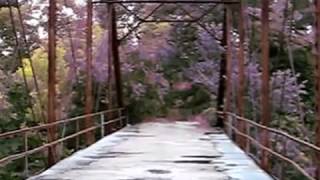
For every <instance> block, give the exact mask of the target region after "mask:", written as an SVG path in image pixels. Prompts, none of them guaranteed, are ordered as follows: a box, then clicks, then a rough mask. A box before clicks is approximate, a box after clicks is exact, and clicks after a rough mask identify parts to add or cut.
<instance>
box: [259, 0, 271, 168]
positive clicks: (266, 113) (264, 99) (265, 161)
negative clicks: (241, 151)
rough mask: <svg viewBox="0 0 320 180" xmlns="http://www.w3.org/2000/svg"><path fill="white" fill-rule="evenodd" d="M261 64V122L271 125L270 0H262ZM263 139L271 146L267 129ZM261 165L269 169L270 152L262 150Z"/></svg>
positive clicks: (263, 133)
mask: <svg viewBox="0 0 320 180" xmlns="http://www.w3.org/2000/svg"><path fill="white" fill-rule="evenodd" d="M261 25H262V26H261V44H260V45H261V60H262V62H261V65H262V77H261V80H262V86H261V124H262V125H264V126H269V125H270V121H271V112H270V110H271V109H270V95H269V93H270V92H269V91H270V90H269V89H270V85H269V80H270V72H269V0H262V9H261ZM261 141H262V144H263V145H264V146H265V147H267V148H268V147H269V146H270V145H269V143H270V141H269V134H268V132H267V131H266V130H262V131H261ZM261 167H262V168H263V169H264V170H265V171H268V170H269V153H268V152H267V151H265V150H262V155H261Z"/></svg>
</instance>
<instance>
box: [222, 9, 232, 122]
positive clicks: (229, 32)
mask: <svg viewBox="0 0 320 180" xmlns="http://www.w3.org/2000/svg"><path fill="white" fill-rule="evenodd" d="M225 14H226V15H225V16H226V17H225V21H226V22H225V23H226V28H225V31H226V32H225V33H226V35H225V36H226V47H225V57H226V59H225V61H226V68H227V71H226V80H225V84H226V85H225V87H226V89H225V91H226V92H225V93H226V98H225V107H224V112H225V119H224V121H225V123H226V122H228V115H227V112H231V103H232V100H231V97H232V43H231V35H232V15H231V10H230V7H228V6H226V7H225Z"/></svg>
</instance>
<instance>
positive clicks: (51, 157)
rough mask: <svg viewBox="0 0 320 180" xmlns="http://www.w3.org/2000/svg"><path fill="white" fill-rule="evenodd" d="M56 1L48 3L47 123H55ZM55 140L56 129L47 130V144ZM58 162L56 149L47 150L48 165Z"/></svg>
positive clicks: (52, 147) (53, 127)
mask: <svg viewBox="0 0 320 180" xmlns="http://www.w3.org/2000/svg"><path fill="white" fill-rule="evenodd" d="M56 9H57V4H56V0H50V1H49V14H48V16H49V25H48V33H49V34H48V35H49V38H48V39H49V40H48V41H49V42H48V61H49V62H48V123H53V122H55V121H56V112H55V110H56V99H55V98H56V88H55V85H56V22H57V16H56ZM56 139H57V127H56V126H51V127H49V128H48V141H49V143H50V142H52V141H55V140H56ZM57 161H58V154H57V147H56V146H51V147H49V149H48V165H49V166H52V165H54V164H55V163H56V162H57Z"/></svg>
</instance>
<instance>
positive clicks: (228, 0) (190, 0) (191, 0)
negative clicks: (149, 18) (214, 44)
mask: <svg viewBox="0 0 320 180" xmlns="http://www.w3.org/2000/svg"><path fill="white" fill-rule="evenodd" d="M93 3H186V4H200V3H202V4H208V3H212V4H239V3H240V1H239V0H224V1H223V0H96V1H94V2H93Z"/></svg>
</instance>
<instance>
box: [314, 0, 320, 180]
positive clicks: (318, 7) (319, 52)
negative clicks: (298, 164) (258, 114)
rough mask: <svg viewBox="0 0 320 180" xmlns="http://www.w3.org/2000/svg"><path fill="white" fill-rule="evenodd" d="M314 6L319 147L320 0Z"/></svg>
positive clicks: (319, 158) (319, 164)
mask: <svg viewBox="0 0 320 180" xmlns="http://www.w3.org/2000/svg"><path fill="white" fill-rule="evenodd" d="M314 4H315V19H316V20H315V29H316V32H315V51H316V54H315V66H316V67H315V69H316V70H315V75H316V76H315V77H316V141H315V144H316V145H317V146H320V67H319V66H320V0H314ZM314 162H315V163H316V177H315V178H316V179H320V153H316V158H315V161H314Z"/></svg>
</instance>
